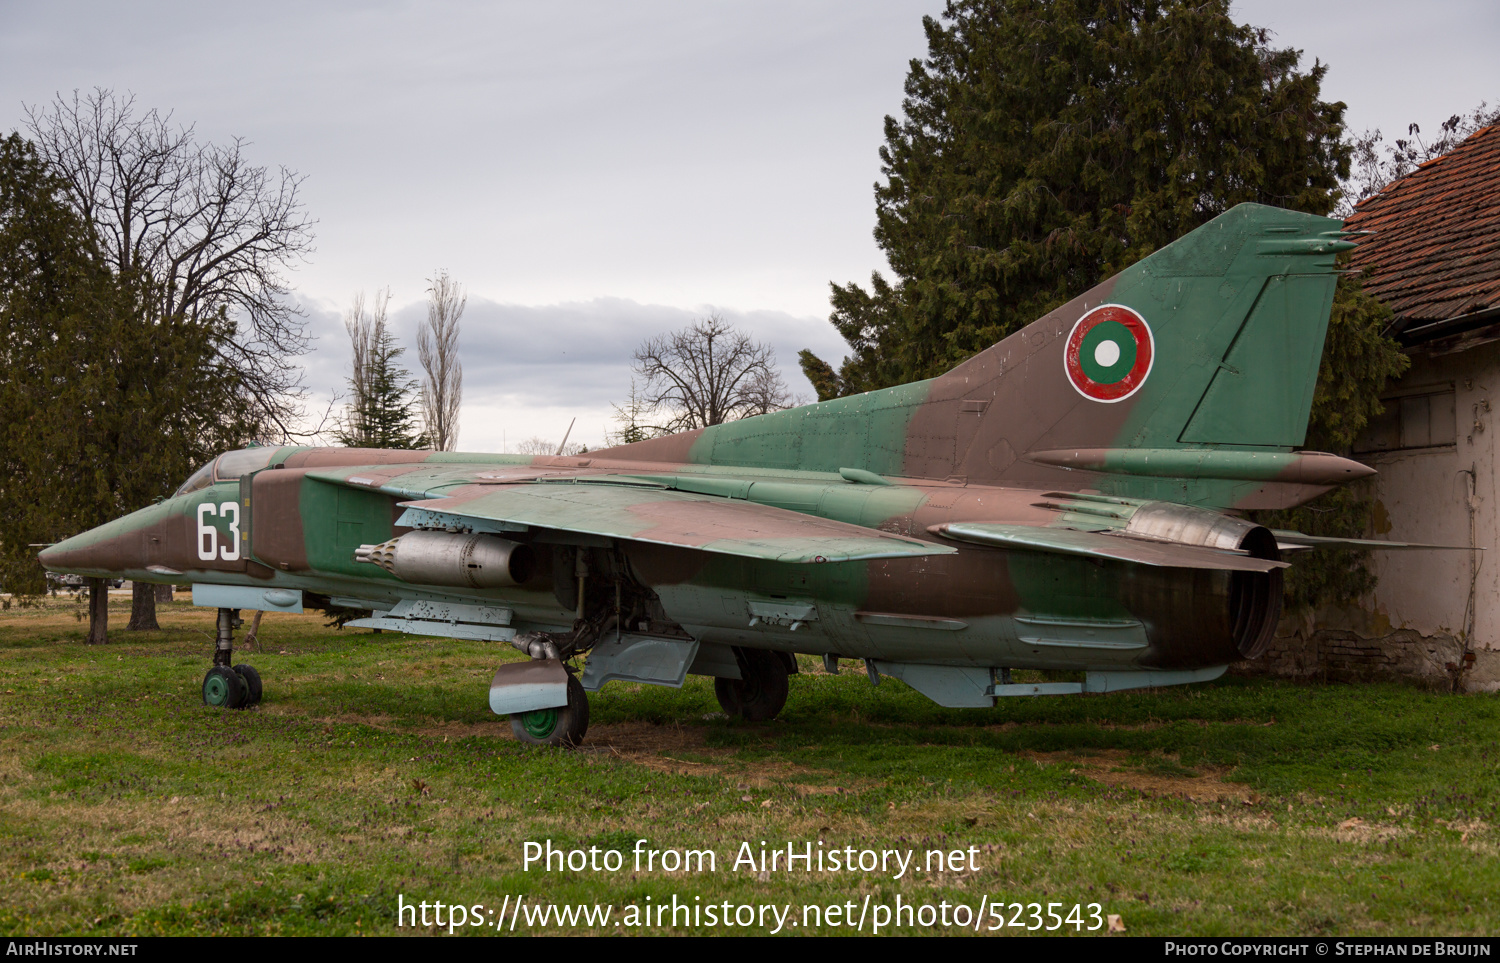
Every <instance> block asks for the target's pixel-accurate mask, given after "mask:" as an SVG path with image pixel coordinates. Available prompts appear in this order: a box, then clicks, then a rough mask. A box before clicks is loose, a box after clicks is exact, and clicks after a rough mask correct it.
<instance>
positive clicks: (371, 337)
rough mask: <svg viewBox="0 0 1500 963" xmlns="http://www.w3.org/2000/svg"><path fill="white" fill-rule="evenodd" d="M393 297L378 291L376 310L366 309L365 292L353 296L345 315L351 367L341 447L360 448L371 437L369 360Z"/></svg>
mask: <svg viewBox="0 0 1500 963" xmlns="http://www.w3.org/2000/svg"><path fill="white" fill-rule="evenodd" d="M390 300H391V295H390V292H389V291H388V290H387V291H376V292H375V310H374V311H373V312H370V311H367V310H366V309H365V292H363V291H361V292H359V293H358V294H356V295H355V296H354V303H353V304H352V305H350V307H349V310H348V311H346V312H345V313H344V330H345V331H347V332H349V348H350V354H351V360H350V364H349V395H350V400H349V405H348V407H347V408H345V409H344V418H343V424H342V425H341V427H340V428H339V439H340V444H345V445H353V446H355V447H358V446H360V445H362V444H364V439H365V438H366V436H368V435H369V433H370V432H369V425H368V424H367V422H368V421H369V413H370V405H371V400H370V396H371V390H370V359H371V358H372V357H373V356H374V354H375V348H376V344H377V342H378V341H379V337H380V333H381V332H382V331H383V330H384V329H385V311H386V305H387V304H389V303H390Z"/></svg>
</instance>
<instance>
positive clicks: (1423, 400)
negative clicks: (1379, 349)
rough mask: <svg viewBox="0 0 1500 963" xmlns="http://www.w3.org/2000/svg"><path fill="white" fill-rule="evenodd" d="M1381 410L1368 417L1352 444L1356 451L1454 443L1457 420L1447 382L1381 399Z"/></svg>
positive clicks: (1455, 442) (1388, 449)
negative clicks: (1437, 386)
mask: <svg viewBox="0 0 1500 963" xmlns="http://www.w3.org/2000/svg"><path fill="white" fill-rule="evenodd" d="M1381 402H1382V404H1384V405H1385V413H1384V414H1380V415H1377V416H1375V417H1374V418H1372V419H1370V423H1369V424H1368V425H1367V426H1365V431H1364V434H1363V435H1361V436H1360V438H1359V440H1358V441H1356V442H1355V443H1354V450H1355V451H1356V452H1375V451H1401V450H1404V449H1408V448H1440V447H1443V446H1446V445H1454V444H1457V443H1458V419H1457V413H1456V410H1455V402H1454V393H1453V387H1452V386H1451V385H1448V386H1445V387H1440V388H1432V387H1428V388H1421V389H1413V390H1411V391H1409V392H1403V393H1402V394H1399V395H1395V396H1393V397H1389V398H1383V399H1381Z"/></svg>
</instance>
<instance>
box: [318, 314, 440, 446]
mask: <svg viewBox="0 0 1500 963" xmlns="http://www.w3.org/2000/svg"><path fill="white" fill-rule="evenodd" d="M389 300H390V295H389V294H388V293H385V292H381V293H379V294H377V295H376V305H375V308H374V311H373V312H371V313H369V314H366V312H365V307H364V296H363V295H360V296H358V297H356V298H355V301H354V307H353V309H352V310H351V311H350V313H349V316H348V317H347V318H346V319H345V321H344V326H345V327H346V328H347V329H348V331H349V338H350V341H351V342H352V344H353V349H354V360H353V364H352V366H351V370H350V374H349V389H350V393H351V394H352V396H353V397H352V400H351V401H350V404H349V408H348V411H347V413H346V414H345V417H344V425H343V428H342V430H341V431H340V432H339V435H338V441H339V444H341V445H344V446H345V447H348V448H426V447H428V441H427V436H426V435H425V434H423V433H422V432H420V431H419V430H418V428H417V416H416V411H415V409H416V406H417V401H416V397H415V393H416V391H417V382H416V380H415V379H414V378H412V377H411V373H410V372H409V371H407V370H406V369H405V368H403V367H401V366H400V364H399V359H400V357H401V355H402V354H404V353H405V349H404V348H402V347H400V346H399V345H397V344H396V339H395V338H394V337H393V336H392V335H391V331H390V327H389V326H388V325H387V324H386V303H387V302H388V301H389Z"/></svg>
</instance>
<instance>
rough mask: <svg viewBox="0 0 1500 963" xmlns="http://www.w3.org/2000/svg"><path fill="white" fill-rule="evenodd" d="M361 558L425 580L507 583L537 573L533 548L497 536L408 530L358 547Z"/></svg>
mask: <svg viewBox="0 0 1500 963" xmlns="http://www.w3.org/2000/svg"><path fill="white" fill-rule="evenodd" d="M354 560H355V561H356V562H366V563H368V564H370V565H378V566H380V567H381V568H383V569H385V570H386V571H387V572H390V573H391V574H392V575H394V576H396V577H397V578H399V579H401V580H402V581H403V582H412V583H415V584H419V585H454V586H459V587H462V588H504V587H506V586H510V585H519V584H521V583H522V582H524V581H526V580H527V579H528V578H530V577H531V573H532V572H533V570H534V568H535V566H534V564H533V556H532V552H531V549H530V548H529V547H527V546H525V545H522V544H521V543H519V542H512V541H510V540H509V539H504V538H500V537H498V536H495V535H486V534H476V535H465V534H461V533H455V532H407V533H406V534H405V535H398V536H397V537H395V538H393V539H390V540H389V541H385V542H381V543H380V544H379V545H361V546H360V547H359V548H357V549H355V550H354Z"/></svg>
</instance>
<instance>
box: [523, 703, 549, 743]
mask: <svg viewBox="0 0 1500 963" xmlns="http://www.w3.org/2000/svg"><path fill="white" fill-rule="evenodd" d="M521 725H522V726H523V727H524V728H525V729H526V734H527V735H529V736H531V737H532V738H534V739H545V738H547V737H548V736H550V735H552V733H553V731H554V730H556V729H557V710H556V709H538V710H536V711H535V712H527V713H525V714H524V715H522V716H521Z"/></svg>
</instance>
